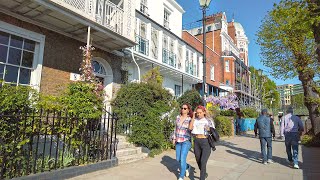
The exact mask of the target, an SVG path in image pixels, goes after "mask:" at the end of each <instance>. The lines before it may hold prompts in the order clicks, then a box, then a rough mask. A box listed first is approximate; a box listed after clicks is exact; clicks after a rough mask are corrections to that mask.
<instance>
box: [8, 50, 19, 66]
mask: <svg viewBox="0 0 320 180" xmlns="http://www.w3.org/2000/svg"><path fill="white" fill-rule="evenodd" d="M20 60H21V50H20V49H15V48H10V50H9V57H8V63H10V64H15V65H20Z"/></svg>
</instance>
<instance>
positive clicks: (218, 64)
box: [182, 31, 225, 96]
mask: <svg viewBox="0 0 320 180" xmlns="http://www.w3.org/2000/svg"><path fill="white" fill-rule="evenodd" d="M210 33H212V34H213V32H210ZM210 33H208V34H210ZM182 38H183V39H184V40H185V41H186V42H187V43H188V44H189V45H190V46H192V47H194V48H196V49H197V50H198V51H199V52H201V53H203V43H202V35H201V36H199V37H195V36H193V35H192V34H190V32H188V31H183V32H182ZM198 38H200V39H201V40H200V39H198ZM208 41H209V42H208V43H209V44H211V43H212V41H213V39H208ZM223 81H224V67H223V60H222V59H221V58H220V55H219V54H218V53H217V52H215V51H214V50H213V49H212V48H210V47H209V46H207V49H206V82H207V91H206V92H207V94H208V95H214V96H218V95H219V93H220V92H225V90H224V89H221V88H219V86H220V84H221V83H222V82H223ZM196 88H197V89H198V90H199V91H200V93H202V83H201V84H197V86H196Z"/></svg>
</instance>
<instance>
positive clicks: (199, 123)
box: [191, 118, 215, 135]
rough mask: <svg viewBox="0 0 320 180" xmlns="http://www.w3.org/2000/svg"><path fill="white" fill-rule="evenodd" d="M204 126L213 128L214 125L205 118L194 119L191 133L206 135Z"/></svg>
mask: <svg viewBox="0 0 320 180" xmlns="http://www.w3.org/2000/svg"><path fill="white" fill-rule="evenodd" d="M205 126H209V127H213V128H215V127H214V123H213V122H212V120H210V119H207V118H202V119H198V118H196V119H195V120H194V123H193V129H192V131H191V133H192V134H203V135H207V131H206V130H205Z"/></svg>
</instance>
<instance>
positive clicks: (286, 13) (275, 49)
mask: <svg viewBox="0 0 320 180" xmlns="http://www.w3.org/2000/svg"><path fill="white" fill-rule="evenodd" d="M310 5H311V4H310V1H309V4H308V1H307V0H281V1H280V3H279V4H277V5H274V8H273V10H272V11H270V12H269V13H268V15H267V17H266V18H265V20H264V21H263V23H262V25H261V27H260V30H259V32H258V37H259V38H258V41H257V42H258V44H259V45H260V46H261V55H262V57H263V59H262V62H263V64H264V65H265V66H267V67H269V68H271V69H272V71H271V74H272V75H273V76H274V77H276V78H282V79H287V78H292V77H296V76H297V75H298V77H299V80H300V81H301V82H302V85H303V88H304V95H305V105H306V106H307V107H308V110H309V115H310V120H311V121H312V122H313V124H314V125H315V124H319V120H320V119H319V117H320V91H319V90H318V88H317V86H316V84H315V82H314V78H315V77H319V73H318V72H320V64H319V62H320V60H319V59H320V57H319V59H317V56H316V51H315V50H316V48H317V47H316V42H315V40H317V43H319V42H320V38H317V39H315V37H319V36H318V34H319V33H317V32H318V29H319V28H318V27H319V22H320V16H316V15H315V13H316V12H317V10H315V9H314V7H311V6H310ZM318 5H319V4H318ZM318 7H319V6H318ZM318 50H319V49H318ZM319 132H320V126H319V125H317V126H315V127H314V134H317V133H319Z"/></svg>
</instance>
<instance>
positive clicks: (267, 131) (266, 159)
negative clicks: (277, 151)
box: [254, 109, 275, 164]
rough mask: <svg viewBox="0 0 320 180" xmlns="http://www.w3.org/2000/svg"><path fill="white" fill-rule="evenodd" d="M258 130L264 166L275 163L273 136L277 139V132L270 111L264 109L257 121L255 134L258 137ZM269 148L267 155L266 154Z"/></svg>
mask: <svg viewBox="0 0 320 180" xmlns="http://www.w3.org/2000/svg"><path fill="white" fill-rule="evenodd" d="M257 130H259V138H260V146H261V154H262V156H263V161H262V163H263V164H267V163H273V161H272V136H273V138H274V137H275V130H274V125H273V121H272V120H271V119H270V117H268V110H267V109H263V110H262V111H261V115H260V116H259V117H258V119H257V120H256V123H255V125H254V133H255V135H256V137H257V134H258V133H257ZM266 146H267V149H268V151H267V153H266Z"/></svg>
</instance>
